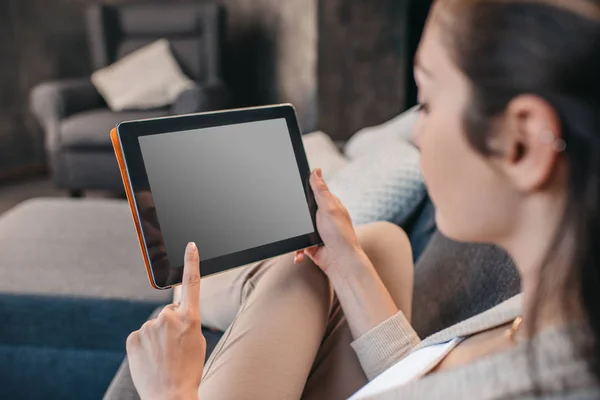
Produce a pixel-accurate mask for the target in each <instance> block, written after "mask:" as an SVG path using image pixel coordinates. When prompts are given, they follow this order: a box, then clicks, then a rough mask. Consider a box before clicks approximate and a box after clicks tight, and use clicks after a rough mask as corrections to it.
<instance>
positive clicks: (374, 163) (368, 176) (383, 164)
mask: <svg viewBox="0 0 600 400" xmlns="http://www.w3.org/2000/svg"><path fill="white" fill-rule="evenodd" d="M329 188H330V189H331V192H332V193H334V194H335V195H337V196H338V197H339V199H340V200H341V202H342V203H343V204H344V206H345V207H346V208H347V209H348V212H349V213H350V216H351V217H352V222H353V223H354V224H355V225H361V224H366V223H369V222H374V221H389V222H393V223H395V224H396V225H400V226H401V227H403V228H404V227H405V224H406V223H407V222H408V221H409V220H410V217H411V216H413V215H414V213H415V212H416V211H417V209H418V207H419V206H420V205H421V204H422V202H423V199H424V198H425V196H426V194H427V191H426V188H425V183H424V182H423V177H422V175H421V169H420V166H419V151H418V150H417V149H416V148H415V147H414V146H413V145H411V144H410V143H408V142H406V141H404V140H403V139H399V138H396V139H393V140H390V141H389V142H388V143H387V145H386V147H385V148H381V149H379V151H376V152H373V153H368V154H365V155H364V156H361V157H358V158H356V159H354V160H351V161H350V162H349V163H348V164H347V165H345V166H344V167H343V168H341V169H340V170H339V171H338V172H337V173H336V174H335V176H334V177H333V179H331V181H330V182H329Z"/></svg>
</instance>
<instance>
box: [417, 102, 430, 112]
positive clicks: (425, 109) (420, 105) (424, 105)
mask: <svg viewBox="0 0 600 400" xmlns="http://www.w3.org/2000/svg"><path fill="white" fill-rule="evenodd" d="M417 112H424V113H425V114H427V113H428V112H429V105H428V104H427V103H418V104H417Z"/></svg>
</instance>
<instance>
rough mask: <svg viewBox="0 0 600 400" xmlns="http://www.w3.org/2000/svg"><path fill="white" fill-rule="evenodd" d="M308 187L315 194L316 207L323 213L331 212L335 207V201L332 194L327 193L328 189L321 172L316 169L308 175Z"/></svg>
mask: <svg viewBox="0 0 600 400" xmlns="http://www.w3.org/2000/svg"><path fill="white" fill-rule="evenodd" d="M310 186H311V187H312V190H313V193H314V194H315V201H316V202H317V206H318V207H319V208H320V209H323V210H324V211H331V210H333V209H334V208H335V207H336V206H337V203H336V200H335V197H334V196H333V194H332V193H331V192H330V191H329V187H328V186H327V184H326V183H325V180H324V179H323V171H322V170H321V168H317V169H315V170H314V171H313V173H312V174H311V175H310Z"/></svg>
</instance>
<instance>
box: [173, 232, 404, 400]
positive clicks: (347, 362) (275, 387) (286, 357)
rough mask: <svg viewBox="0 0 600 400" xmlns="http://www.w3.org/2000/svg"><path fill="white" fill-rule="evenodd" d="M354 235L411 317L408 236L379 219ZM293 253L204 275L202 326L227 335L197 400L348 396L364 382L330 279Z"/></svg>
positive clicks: (207, 370)
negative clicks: (299, 259) (298, 261)
mask: <svg viewBox="0 0 600 400" xmlns="http://www.w3.org/2000/svg"><path fill="white" fill-rule="evenodd" d="M357 235H358V238H359V241H360V243H361V246H362V247H363V249H364V250H365V252H366V254H367V256H368V257H369V259H370V260H371V261H372V263H373V264H374V266H375V268H376V270H377V272H378V274H379V275H380V277H381V278H382V280H383V282H384V284H385V285H386V287H387V288H388V290H389V291H390V293H391V295H392V297H393V299H394V301H395V302H396V304H397V306H398V307H399V308H400V309H401V310H402V311H404V312H405V314H406V315H407V316H410V312H411V306H412V304H411V302H412V290H413V264H412V255H411V249H410V244H409V242H408V239H407V237H406V234H405V233H404V232H403V231H402V230H401V229H400V228H398V227H397V226H395V225H392V224H389V223H383V222H378V223H373V224H368V225H363V226H360V227H358V228H357ZM293 256H294V255H293V254H284V255H282V256H279V257H275V258H271V259H268V260H264V261H260V262H257V263H253V264H249V265H246V266H244V267H241V268H238V269H235V270H231V271H228V272H226V273H223V274H219V275H215V276H212V277H207V278H205V279H203V281H202V284H201V312H202V323H203V325H204V326H208V327H213V328H216V329H220V330H224V331H225V334H224V336H223V338H222V339H221V340H220V342H219V343H218V345H217V347H216V348H215V350H214V352H213V353H212V355H211V356H210V358H209V360H208V361H207V363H206V366H205V369H204V376H203V379H202V384H201V385H200V389H199V398H200V399H207V400H212V399H220V400H228V399H231V400H243V399H252V400H254V399H261V400H271V399H272V400H284V399H300V398H303V399H345V398H347V397H349V396H350V395H352V394H353V393H354V392H355V391H356V390H358V389H359V388H360V387H362V386H363V385H365V384H366V383H367V379H366V377H365V375H364V373H363V371H362V369H361V367H360V364H359V362H358V359H357V357H356V355H355V354H354V352H353V350H352V348H351V347H350V342H352V340H353V338H352V337H351V334H350V330H349V328H348V325H347V323H346V321H345V318H344V314H343V312H342V309H341V307H340V305H339V302H338V301H337V299H336V297H335V295H334V292H333V290H332V288H331V286H330V284H329V281H328V279H327V277H326V276H325V274H323V273H322V272H321V270H320V269H319V268H318V267H317V266H316V265H314V264H313V263H312V261H310V260H309V259H308V258H306V259H305V261H303V262H302V263H300V264H294V263H293ZM176 296H177V294H176ZM175 300H177V298H176V299H175Z"/></svg>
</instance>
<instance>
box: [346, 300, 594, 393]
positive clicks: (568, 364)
mask: <svg viewBox="0 0 600 400" xmlns="http://www.w3.org/2000/svg"><path fill="white" fill-rule="evenodd" d="M520 314H521V296H516V297H513V298H512V299H510V300H508V301H506V302H504V303H502V304H500V305H499V306H497V307H495V308H493V309H491V310H489V311H487V312H485V313H483V314H480V315H478V316H475V317H473V318H471V319H468V320H466V321H464V322H462V323H460V324H458V325H455V326H453V327H450V328H448V329H446V330H443V331H441V332H439V333H436V334H435V335H432V336H431V337H429V338H427V339H425V340H423V341H420V339H419V337H418V336H417V334H416V332H415V331H414V330H413V329H412V327H411V326H410V323H409V322H408V321H407V320H406V318H405V317H404V315H403V314H402V313H401V312H399V313H398V314H396V315H395V316H394V317H392V318H390V319H388V320H387V321H385V322H383V323H382V324H380V325H379V326H377V327H376V328H374V329H372V330H371V331H369V332H367V333H366V334H365V335H363V336H361V337H360V338H358V339H357V340H355V341H354V342H353V343H352V347H353V349H354V351H355V352H356V354H357V355H358V358H359V360H360V363H361V365H362V367H363V370H364V371H365V373H366V375H367V377H368V378H369V380H372V379H373V378H375V377H376V376H377V375H379V374H380V373H381V372H383V371H384V370H386V369H388V368H389V367H391V366H392V365H393V364H395V363H396V362H398V361H400V360H401V359H403V358H404V357H405V356H406V355H408V354H410V353H411V352H413V351H415V350H419V349H420V348H423V347H426V346H430V345H434V344H438V343H444V342H447V341H448V340H450V339H453V338H455V337H468V336H471V335H474V334H476V333H479V332H482V331H485V330H488V329H491V328H494V327H497V326H500V325H504V324H506V323H508V322H510V321H512V320H513V319H514V318H516V317H517V316H518V315H520ZM573 339H575V340H577V341H578V343H583V344H584V345H585V346H590V345H591V340H590V339H591V333H590V332H589V331H588V330H587V328H586V326H585V324H583V323H574V324H571V325H568V326H564V327H560V328H552V329H546V330H544V331H543V332H541V333H540V334H539V335H537V336H536V337H535V338H533V339H532V340H531V341H530V342H529V343H525V342H519V343H517V344H516V345H515V347H514V348H512V349H511V350H509V351H506V352H502V353H498V354H495V355H491V356H488V357H484V358H482V359H480V360H477V361H475V362H472V363H469V364H466V365H464V366H460V367H457V368H454V369H451V370H448V371H444V372H440V373H434V374H431V375H428V376H425V377H424V378H422V379H419V380H416V381H413V382H411V383H409V384H407V385H404V386H400V387H398V388H395V389H393V390H391V391H390V392H388V393H386V394H384V395H378V396H377V397H375V399H377V400H380V399H381V400H382V399H485V400H487V399H515V398H519V399H529V398H534V397H535V398H544V399H554V398H556V399H565V398H568V399H600V386H599V385H598V383H597V382H596V380H595V379H594V377H593V376H592V374H591V373H590V372H589V371H588V369H587V364H586V362H585V359H583V358H582V356H581V355H579V353H578V352H577V350H576V349H575V348H574V346H573V345H572V343H573ZM532 355H533V357H534V358H532ZM532 359H533V360H534V361H535V360H536V359H537V362H536V363H535V365H537V368H535V369H534V370H533V371H532V370H531V368H530V365H531V363H530V361H531V360H532ZM535 388H537V389H539V390H540V391H541V392H542V395H538V396H534V395H533V393H535V392H534V389H535Z"/></svg>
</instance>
